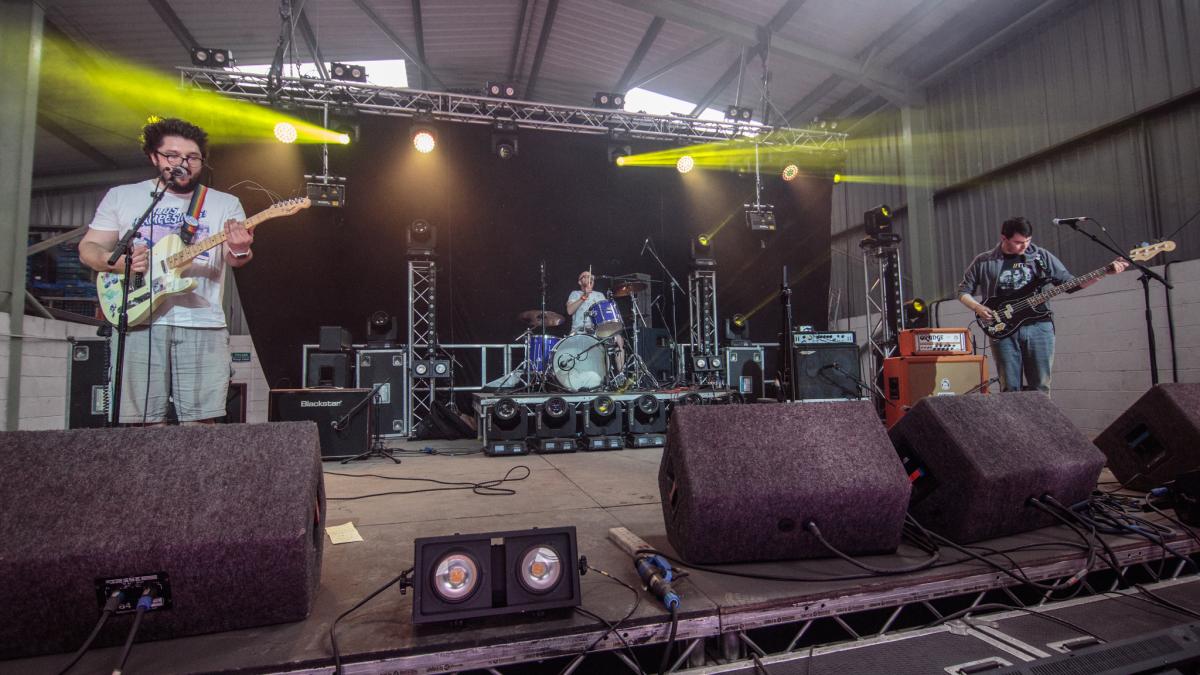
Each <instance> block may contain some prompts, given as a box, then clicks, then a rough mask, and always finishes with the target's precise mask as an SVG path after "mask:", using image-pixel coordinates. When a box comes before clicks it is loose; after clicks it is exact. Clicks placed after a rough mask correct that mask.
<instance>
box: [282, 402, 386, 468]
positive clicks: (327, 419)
mask: <svg viewBox="0 0 1200 675" xmlns="http://www.w3.org/2000/svg"><path fill="white" fill-rule="evenodd" d="M370 395H371V390H370V389H272V390H271V396H270V398H269V399H268V402H267V419H269V420H270V421H272V422H295V421H300V420H311V421H313V422H316V423H317V429H318V431H319V432H320V436H321V459H344V458H346V457H354V456H357V455H361V454H363V453H364V452H366V451H367V449H368V448H369V447H370V443H371V407H372V406H371V402H370V401H366V402H364V400H365V399H366V398H367V397H368V396H370ZM360 404H361V405H360ZM351 411H354V412H353V413H351ZM347 415H349V417H348V418H347ZM343 419H345V423H344V425H342V426H341V428H340V429H336V428H334V423H335V422H336V423H339V424H340V423H341V422H342V420H343Z"/></svg>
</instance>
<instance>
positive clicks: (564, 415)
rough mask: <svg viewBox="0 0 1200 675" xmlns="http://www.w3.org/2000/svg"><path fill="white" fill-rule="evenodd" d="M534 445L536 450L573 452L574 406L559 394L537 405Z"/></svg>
mask: <svg viewBox="0 0 1200 675" xmlns="http://www.w3.org/2000/svg"><path fill="white" fill-rule="evenodd" d="M536 419H537V429H536V434H535V435H536V436H537V438H536V439H534V441H533V443H534V447H535V448H536V449H537V451H538V452H543V453H548V452H575V451H576V450H577V449H578V444H577V439H576V426H577V425H576V411H575V406H574V405H573V404H571V403H568V402H567V400H566V399H565V398H563V397H561V396H552V397H550V398H548V399H546V400H545V402H543V403H541V404H539V405H538V406H537V414H536Z"/></svg>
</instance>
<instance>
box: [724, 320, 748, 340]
mask: <svg viewBox="0 0 1200 675" xmlns="http://www.w3.org/2000/svg"><path fill="white" fill-rule="evenodd" d="M725 339H726V340H729V343H730V344H731V345H733V346H735V347H738V346H743V343H744V344H749V343H750V319H747V318H746V316H745V315H744V314H734V315H733V316H732V317H726V318H725Z"/></svg>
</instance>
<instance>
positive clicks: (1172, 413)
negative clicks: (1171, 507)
mask: <svg viewBox="0 0 1200 675" xmlns="http://www.w3.org/2000/svg"><path fill="white" fill-rule="evenodd" d="M1096 445H1097V446H1099V447H1100V449H1101V450H1102V451H1104V454H1105V455H1106V456H1107V457H1108V467H1109V468H1110V469H1112V472H1113V475H1114V476H1116V477H1117V480H1119V481H1121V484H1122V485H1124V486H1125V487H1128V488H1132V489H1134V490H1141V491H1143V492H1145V491H1149V490H1150V489H1152V488H1155V487H1158V486H1159V485H1162V484H1163V483H1166V482H1167V481H1171V480H1175V477H1176V476H1178V475H1179V474H1181V473H1184V472H1186V471H1192V470H1194V469H1200V384H1197V383H1188V384H1159V385H1156V386H1154V387H1152V388H1151V389H1150V390H1149V391H1147V392H1146V393H1145V394H1143V395H1142V397H1141V398H1139V399H1138V400H1137V401H1136V402H1135V403H1134V404H1133V405H1131V406H1129V409H1128V410H1126V411H1125V412H1124V413H1122V414H1121V416H1120V417H1118V418H1117V419H1116V420H1115V421H1114V422H1113V423H1112V424H1110V425H1109V426H1108V428H1107V429H1105V430H1104V432H1103V433H1101V434H1100V435H1099V436H1097V437H1096Z"/></svg>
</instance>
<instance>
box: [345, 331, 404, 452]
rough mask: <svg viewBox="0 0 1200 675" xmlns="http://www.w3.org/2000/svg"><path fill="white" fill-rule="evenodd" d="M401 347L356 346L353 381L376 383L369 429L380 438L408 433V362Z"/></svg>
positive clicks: (360, 384) (367, 385)
mask: <svg viewBox="0 0 1200 675" xmlns="http://www.w3.org/2000/svg"><path fill="white" fill-rule="evenodd" d="M405 358H406V356H405V351H404V350H403V349H360V350H358V354H357V356H356V363H357V364H358V366H357V370H356V371H355V374H354V377H355V385H356V386H358V387H359V388H360V389H361V388H366V389H371V388H373V387H376V386H378V387H379V403H378V404H377V405H376V406H375V410H374V415H375V417H374V421H373V424H374V427H373V428H372V431H373V432H375V433H378V434H379V435H380V436H383V437H384V438H389V437H407V436H408V366H407V365H406V363H405Z"/></svg>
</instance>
